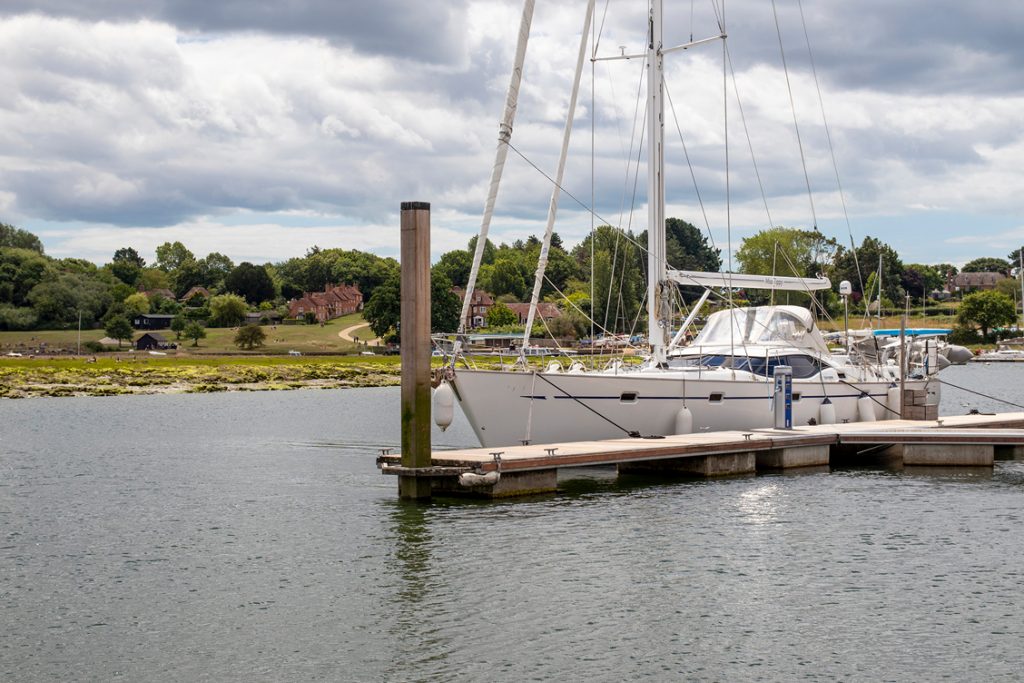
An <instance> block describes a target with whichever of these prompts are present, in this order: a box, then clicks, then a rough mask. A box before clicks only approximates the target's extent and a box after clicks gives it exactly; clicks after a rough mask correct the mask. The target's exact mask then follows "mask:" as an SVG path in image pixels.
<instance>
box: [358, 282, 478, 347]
mask: <svg viewBox="0 0 1024 683" xmlns="http://www.w3.org/2000/svg"><path fill="white" fill-rule="evenodd" d="M401 286H402V279H401V274H400V273H394V274H393V275H392V276H391V277H389V278H388V279H387V280H386V281H385V282H384V283H383V284H381V285H380V286H379V287H377V288H376V289H375V290H374V292H373V296H371V297H370V300H369V301H368V302H366V305H365V306H363V318H364V319H365V320H366V321H367V322H368V323H370V329H371V330H373V333H374V334H375V335H377V336H378V337H381V338H384V337H387V336H388V335H390V334H393V333H394V332H395V331H396V330H397V329H398V323H399V321H400V320H401V317H402V299H401V296H402V293H401ZM451 290H452V285H451V281H450V280H448V278H447V277H445V276H444V275H442V274H440V273H437V274H432V275H431V278H430V329H431V331H433V332H454V331H455V330H457V329H458V326H459V314H460V313H461V312H462V304H461V303H460V302H459V297H458V296H457V295H456V294H455V293H454V292H452V291H451Z"/></svg>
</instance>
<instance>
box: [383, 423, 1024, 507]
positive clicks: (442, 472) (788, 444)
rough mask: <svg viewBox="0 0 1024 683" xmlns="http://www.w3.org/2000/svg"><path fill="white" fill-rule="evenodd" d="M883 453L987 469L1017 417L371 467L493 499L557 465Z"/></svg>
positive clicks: (742, 461) (682, 467)
mask: <svg viewBox="0 0 1024 683" xmlns="http://www.w3.org/2000/svg"><path fill="white" fill-rule="evenodd" d="M883 452H884V454H885V455H886V456H887V457H892V458H902V461H903V464H904V465H910V466H914V465H929V466H983V467H984V466H992V464H993V462H994V460H995V458H996V456H997V455H1014V456H1016V455H1022V454H1024V413H999V414H993V415H962V416H955V417H952V416H951V417H944V418H940V419H939V420H929V421H922V420H887V421H883V422H857V423H848V424H834V425H813V426H802V427H794V428H793V429H788V430H787V429H751V430H746V431H721V432H703V433H695V434H680V435H675V436H666V437H663V438H654V439H643V438H636V439H634V438H627V439H610V440H606V441H574V442H567V443H552V444H536V445H533V444H530V445H522V446H505V447H497V448H467V449H458V450H448V451H435V452H433V453H432V454H431V466H430V467H423V468H406V467H402V465H401V455H399V454H392V453H389V452H384V453H382V454H381V456H380V457H379V458H378V459H377V464H378V466H379V467H380V468H381V471H382V472H383V473H384V474H393V475H401V476H413V477H428V478H430V479H431V480H432V481H433V488H434V490H435V491H438V492H446V493H455V494H459V493H463V494H466V493H468V494H473V495H482V496H485V497H501V496H514V495H524V494H528V493H537V492H542V491H552V490H554V489H555V486H556V482H557V471H558V469H560V468H566V467H584V466H593V465H616V466H617V467H618V469H619V471H620V472H663V473H678V474H689V475H694V476H706V477H712V476H723V475H735V474H749V473H753V472H757V471H761V470H773V469H788V468H793V467H810V466H827V465H829V464H832V463H833V461H834V460H837V461H838V460H840V459H842V460H843V461H845V462H851V461H852V462H856V461H857V459H858V458H862V459H863V458H864V457H868V456H870V457H875V458H877V457H878V456H879V455H880V454H882V453H883Z"/></svg>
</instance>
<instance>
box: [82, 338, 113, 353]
mask: <svg viewBox="0 0 1024 683" xmlns="http://www.w3.org/2000/svg"><path fill="white" fill-rule="evenodd" d="M82 346H84V347H85V350H86V351H92V352H93V353H101V352H103V351H106V350H107V347H106V346H104V345H103V344H100V343H99V342H98V341H96V340H95V339H91V340H89V341H87V342H84V343H83V344H82Z"/></svg>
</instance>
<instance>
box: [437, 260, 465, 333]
mask: <svg viewBox="0 0 1024 683" xmlns="http://www.w3.org/2000/svg"><path fill="white" fill-rule="evenodd" d="M461 313H462V302H461V301H459V296H458V295H457V294H456V293H455V292H453V291H452V281H451V280H449V279H448V278H447V277H445V276H444V275H442V274H441V273H436V274H435V273H433V272H432V273H431V274H430V331H431V332H455V331H456V330H458V329H459V315H460V314H461Z"/></svg>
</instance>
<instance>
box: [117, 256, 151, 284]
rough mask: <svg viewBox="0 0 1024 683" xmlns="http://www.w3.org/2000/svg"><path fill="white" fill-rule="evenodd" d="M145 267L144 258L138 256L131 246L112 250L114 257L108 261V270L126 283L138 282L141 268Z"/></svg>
mask: <svg viewBox="0 0 1024 683" xmlns="http://www.w3.org/2000/svg"><path fill="white" fill-rule="evenodd" d="M145 267H146V260H145V259H144V258H142V257H141V256H139V252H137V251H135V250H134V249H132V248H131V247H122V248H120V249H118V250H117V251H115V252H114V258H113V259H111V261H110V272H112V273H113V274H114V277H116V278H117V279H119V280H120V281H121V282H123V283H125V284H126V285H134V284H135V283H136V282H138V279H139V276H140V275H141V274H142V269H143V268H145Z"/></svg>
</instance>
